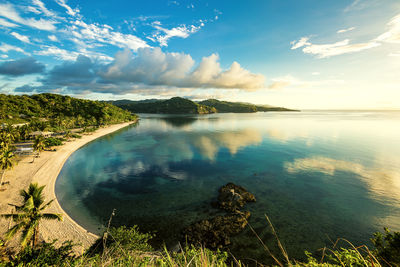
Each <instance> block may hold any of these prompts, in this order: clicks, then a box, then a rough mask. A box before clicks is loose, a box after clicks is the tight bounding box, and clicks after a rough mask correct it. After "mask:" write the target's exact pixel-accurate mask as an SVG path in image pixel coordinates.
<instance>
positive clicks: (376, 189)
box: [284, 157, 400, 207]
mask: <svg viewBox="0 0 400 267" xmlns="http://www.w3.org/2000/svg"><path fill="white" fill-rule="evenodd" d="M284 167H285V169H286V171H287V172H289V173H292V174H296V173H299V172H321V173H323V174H326V175H329V176H332V177H334V176H335V174H336V172H350V173H353V174H356V175H357V176H358V177H359V178H360V179H362V181H364V182H365V183H366V184H367V185H368V188H369V190H370V194H371V196H372V197H374V198H377V199H380V200H384V201H387V199H390V201H391V202H392V203H393V204H394V203H397V205H398V206H399V207H400V172H399V169H391V167H390V166H387V165H376V164H374V165H372V166H370V167H366V166H364V165H362V164H360V163H356V162H351V161H344V160H337V159H333V158H327V157H310V158H299V159H295V160H294V161H292V162H285V163H284Z"/></svg>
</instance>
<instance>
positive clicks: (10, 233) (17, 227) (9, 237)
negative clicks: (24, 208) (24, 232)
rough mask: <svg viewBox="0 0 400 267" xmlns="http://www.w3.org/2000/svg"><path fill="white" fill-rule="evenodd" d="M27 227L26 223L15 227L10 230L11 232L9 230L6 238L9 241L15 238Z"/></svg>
mask: <svg viewBox="0 0 400 267" xmlns="http://www.w3.org/2000/svg"><path fill="white" fill-rule="evenodd" d="M23 227H25V224H24V223H19V224H16V225H14V226H13V227H11V228H10V230H8V231H7V232H6V234H5V238H6V239H7V240H9V239H11V238H13V236H14V235H15V234H16V233H17V232H18V231H19V230H21V228H23Z"/></svg>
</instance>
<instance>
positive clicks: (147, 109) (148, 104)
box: [107, 97, 298, 114]
mask: <svg viewBox="0 0 400 267" xmlns="http://www.w3.org/2000/svg"><path fill="white" fill-rule="evenodd" d="M107 102H108V103H111V104H113V105H115V106H117V107H120V108H122V109H125V110H129V111H131V112H133V113H161V114H210V113H254V112H259V111H262V112H267V111H298V110H293V109H288V108H283V107H274V106H269V105H255V104H251V103H242V102H228V101H220V100H217V99H207V100H203V101H199V102H195V101H192V100H189V99H186V98H182V97H173V98H171V99H167V100H164V99H147V100H140V101H132V100H116V101H107Z"/></svg>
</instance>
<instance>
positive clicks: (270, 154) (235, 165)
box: [56, 111, 400, 262]
mask: <svg viewBox="0 0 400 267" xmlns="http://www.w3.org/2000/svg"><path fill="white" fill-rule="evenodd" d="M228 182H234V183H237V184H239V185H242V186H244V187H245V188H247V189H248V190H249V191H250V192H252V193H254V195H255V196H256V198H257V202H256V203H252V204H248V205H247V206H246V207H245V209H247V210H250V211H251V212H252V215H251V219H250V224H251V225H252V227H253V228H254V229H255V231H256V232H257V233H258V234H259V236H260V237H261V238H262V239H263V240H264V241H265V242H266V243H267V244H269V245H270V246H272V247H274V243H275V242H274V237H273V235H272V234H271V232H270V230H269V228H268V226H267V223H266V220H265V217H264V214H267V215H268V216H269V218H270V219H271V221H272V222H273V224H274V226H275V228H276V230H277V232H278V235H279V237H280V239H281V241H282V243H283V244H284V246H285V247H286V248H287V250H288V252H289V256H292V257H297V258H301V257H302V256H303V255H304V253H303V251H304V250H308V251H315V250H317V249H319V248H322V247H324V246H326V245H330V244H331V242H332V241H335V240H336V239H337V238H338V237H345V238H347V239H348V240H350V241H351V242H354V243H355V244H365V243H366V244H368V241H369V238H370V237H371V235H372V233H373V232H374V231H377V230H382V227H384V226H387V227H390V228H391V229H393V230H400V112H337V111H307V112H300V113H298V112H293V113H292V112H290V113H289V112H274V113H273V112H271V113H256V114H213V115H203V116H168V115H142V116H141V120H140V122H139V124H138V125H137V126H132V127H128V128H125V129H123V130H120V131H118V132H116V133H113V134H111V135H108V136H106V137H103V138H100V139H98V140H96V141H94V142H91V143H89V144H87V145H86V146H84V147H83V148H81V149H79V150H78V151H76V152H75V153H74V154H73V155H72V156H71V157H70V158H69V159H68V160H67V162H66V163H65V165H64V167H63V169H62V171H61V173H60V175H59V178H58V180H57V183H56V194H57V198H58V199H59V201H60V204H61V206H62V207H63V209H65V210H66V211H67V212H68V214H70V216H71V217H72V218H73V219H75V220H76V221H77V222H78V223H80V224H81V225H82V226H84V227H86V228H87V229H89V230H91V231H93V232H99V231H101V230H102V226H101V225H104V224H105V221H107V220H108V219H109V217H110V214H111V212H112V210H113V209H114V208H115V209H116V216H115V217H114V218H113V224H114V225H120V224H128V225H133V224H137V225H139V226H140V228H141V229H143V230H153V231H157V236H158V239H159V240H165V241H166V242H167V244H168V245H174V244H175V243H176V240H178V239H179V238H180V233H181V230H182V228H183V227H185V226H187V225H189V224H190V223H192V222H194V221H197V220H200V219H204V218H208V217H210V216H213V215H215V214H218V213H219V212H220V211H218V210H216V209H213V208H212V207H211V205H210V203H211V202H212V201H213V200H215V198H216V197H217V193H218V188H219V187H221V186H222V185H224V184H226V183H228ZM233 241H234V244H233V245H232V246H231V247H230V249H231V251H232V252H233V254H234V255H235V256H236V257H238V258H248V257H250V258H253V259H258V260H261V261H263V262H267V261H268V260H267V259H266V258H265V257H266V253H265V252H264V250H263V249H262V247H261V245H260V244H259V243H258V241H257V239H256V237H255V236H254V234H252V233H251V231H250V230H249V229H247V230H246V231H244V232H243V233H241V234H240V235H238V236H237V237H235V238H234V239H233Z"/></svg>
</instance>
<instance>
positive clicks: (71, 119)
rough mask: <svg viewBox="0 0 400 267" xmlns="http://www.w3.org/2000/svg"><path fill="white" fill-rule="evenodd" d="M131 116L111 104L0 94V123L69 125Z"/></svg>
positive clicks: (109, 122) (77, 125) (59, 96)
mask: <svg viewBox="0 0 400 267" xmlns="http://www.w3.org/2000/svg"><path fill="white" fill-rule="evenodd" d="M134 118H135V116H134V115H132V114H131V113H130V112H129V111H126V110H122V109H121V108H118V107H116V106H114V105H111V104H108V103H105V102H100V101H92V100H85V99H78V98H73V97H70V96H63V95H57V94H48V93H46V94H36V95H31V96H28V95H20V96H19V95H4V94H0V123H24V122H32V124H41V123H43V122H44V121H47V124H51V126H53V127H60V128H73V127H83V126H99V125H108V124H114V123H120V122H125V121H131V120H133V119H134Z"/></svg>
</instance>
